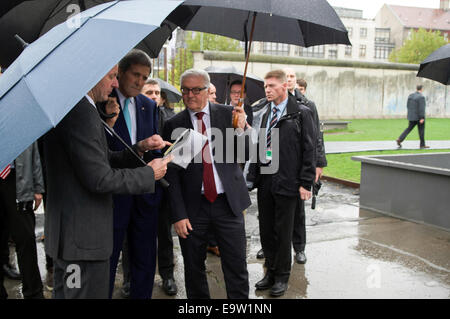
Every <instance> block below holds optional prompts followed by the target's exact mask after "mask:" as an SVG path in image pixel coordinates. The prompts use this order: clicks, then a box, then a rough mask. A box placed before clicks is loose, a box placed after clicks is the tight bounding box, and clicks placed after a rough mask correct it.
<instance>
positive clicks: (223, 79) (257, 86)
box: [205, 66, 265, 104]
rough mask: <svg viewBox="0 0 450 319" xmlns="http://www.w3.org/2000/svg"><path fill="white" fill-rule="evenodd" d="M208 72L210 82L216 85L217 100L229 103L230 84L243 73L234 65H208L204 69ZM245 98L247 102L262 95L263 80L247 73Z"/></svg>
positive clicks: (253, 100)
mask: <svg viewBox="0 0 450 319" xmlns="http://www.w3.org/2000/svg"><path fill="white" fill-rule="evenodd" d="M205 71H206V72H208V74H209V76H210V78H211V82H212V83H213V84H214V85H215V87H216V95H217V101H219V102H221V103H229V91H230V84H231V83H232V82H233V81H235V80H240V81H242V79H243V77H244V73H243V72H241V71H238V70H237V69H236V68H235V67H234V66H228V67H217V66H209V67H207V68H206V69H205ZM246 87H247V99H248V102H249V104H252V103H253V102H255V101H257V100H259V99H260V98H262V97H264V95H265V93H264V80H263V79H261V78H259V77H257V76H256V75H252V74H247V81H246Z"/></svg>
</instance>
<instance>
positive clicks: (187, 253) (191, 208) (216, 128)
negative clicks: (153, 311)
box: [163, 69, 250, 299]
mask: <svg viewBox="0 0 450 319" xmlns="http://www.w3.org/2000/svg"><path fill="white" fill-rule="evenodd" d="M180 83H181V92H182V94H183V102H184V104H185V106H186V109H185V110H184V111H182V112H180V113H178V114H177V115H175V116H174V117H172V118H171V119H169V120H168V121H167V122H166V124H165V125H164V134H163V136H164V137H166V138H168V139H171V140H173V139H174V138H176V136H172V132H173V131H174V130H175V129H177V128H191V129H194V130H197V131H199V132H201V133H203V134H204V135H206V136H207V137H208V142H207V143H206V144H205V146H204V147H203V152H201V154H200V155H201V156H200V157H201V161H200V160H199V161H196V160H195V159H194V161H193V162H191V163H190V164H189V165H188V166H187V168H186V169H185V170H184V169H181V168H179V167H170V168H169V171H170V172H169V171H168V175H167V180H168V181H169V183H170V187H169V194H170V203H171V208H172V220H173V222H174V226H175V231H176V232H177V234H178V236H179V239H180V245H181V250H182V253H183V259H184V270H185V285H186V293H187V297H188V298H195V299H199V298H210V294H209V289H208V282H207V278H206V273H205V259H206V245H207V241H208V236H207V234H208V231H210V230H212V231H213V232H214V234H215V237H216V240H217V243H218V246H219V249H220V254H221V262H222V269H223V272H224V277H225V285H226V291H227V296H228V298H248V292H249V284H248V272H247V263H246V239H245V225H244V216H243V213H242V212H243V210H244V209H246V208H247V207H248V206H250V197H249V195H248V191H247V186H246V184H245V181H244V178H243V176H242V171H241V169H240V168H239V165H238V163H237V161H238V159H237V158H236V156H233V157H232V158H231V162H226V161H225V160H224V159H227V154H228V152H227V151H229V149H226V147H225V146H226V145H227V143H226V142H225V143H223V145H224V149H223V150H222V151H223V152H220V151H221V150H220V149H218V148H217V147H216V148H215V149H214V151H213V146H214V145H218V144H220V143H218V144H216V142H217V141H216V140H217V139H220V138H221V137H220V136H218V135H221V136H222V137H225V136H227V135H226V129H230V130H233V128H232V116H233V114H236V113H237V115H238V118H239V121H238V126H239V128H237V129H236V131H238V132H239V133H240V135H237V136H233V138H230V139H231V140H232V141H229V142H231V143H232V145H231V147H233V146H234V145H235V144H234V143H235V142H236V140H237V139H240V138H242V139H246V140H247V141H248V139H247V137H248V136H247V134H245V133H244V132H243V130H244V129H245V128H246V127H247V124H246V121H245V113H244V110H243V109H242V108H234V110H233V108H231V107H230V106H226V105H220V104H213V103H209V102H208V87H209V84H210V79H209V75H208V73H207V72H205V71H203V70H194V69H190V70H187V71H186V72H184V73H183V74H182V76H181V81H180ZM211 130H213V131H211ZM211 134H218V135H215V140H214V143H212V142H211ZM228 146H230V145H228ZM219 153H221V154H223V156H222V158H220V157H219V155H218V154H219ZM238 153H239V152H234V154H238ZM243 161H245V158H243V159H241V162H243Z"/></svg>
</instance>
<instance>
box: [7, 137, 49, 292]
mask: <svg viewBox="0 0 450 319" xmlns="http://www.w3.org/2000/svg"><path fill="white" fill-rule="evenodd" d="M44 190H45V189H44V178H43V176H42V166H41V161H40V157H39V150H38V146H37V142H34V143H33V144H32V145H30V146H29V147H28V148H27V149H26V150H25V151H24V152H23V153H22V154H20V155H19V156H18V157H17V158H16V159H15V160H14V165H13V166H12V165H11V166H10V171H9V173H8V174H6V175H5V174H2V178H1V179H0V196H1V199H0V202H1V203H0V214H1V215H4V216H3V218H4V220H5V225H7V227H8V230H9V233H10V234H11V237H12V239H13V241H14V243H15V244H16V253H17V261H18V264H19V269H20V272H21V275H22V294H23V297H24V298H25V299H43V298H44V295H43V286H42V281H41V275H40V272H39V266H38V257H37V248H36V236H35V225H36V217H35V213H34V212H35V211H36V210H37V209H38V207H39V206H40V204H41V202H42V194H43V193H44ZM33 202H34V207H33ZM2 240H3V241H4V240H5V238H2ZM6 240H7V238H6Z"/></svg>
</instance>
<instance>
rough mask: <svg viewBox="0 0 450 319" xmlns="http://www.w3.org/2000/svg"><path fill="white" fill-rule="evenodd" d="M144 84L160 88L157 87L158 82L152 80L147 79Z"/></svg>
mask: <svg viewBox="0 0 450 319" xmlns="http://www.w3.org/2000/svg"><path fill="white" fill-rule="evenodd" d="M145 84H151V85H157V86H159V87H161V86H160V85H159V82H158V81H157V80H155V79H153V78H148V79H147V81H145Z"/></svg>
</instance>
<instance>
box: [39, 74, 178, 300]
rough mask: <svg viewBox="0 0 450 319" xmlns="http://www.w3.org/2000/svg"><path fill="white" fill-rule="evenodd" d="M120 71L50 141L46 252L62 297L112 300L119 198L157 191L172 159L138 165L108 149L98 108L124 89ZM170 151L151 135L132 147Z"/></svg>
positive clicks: (57, 293) (80, 104)
mask: <svg viewBox="0 0 450 319" xmlns="http://www.w3.org/2000/svg"><path fill="white" fill-rule="evenodd" d="M117 73H118V68H117V66H115V67H113V68H112V69H111V70H110V71H109V72H108V73H107V74H106V75H105V76H104V77H103V78H102V79H101V80H100V81H99V82H98V83H97V84H96V85H95V86H94V87H93V88H92V89H91V90H90V91H89V92H88V93H87V95H86V96H85V97H83V98H82V99H81V100H80V102H78V104H77V105H75V107H74V108H73V109H72V110H71V111H70V112H69V113H68V114H67V115H66V116H65V117H64V118H63V120H62V121H61V122H60V123H59V124H58V125H57V126H56V127H55V128H54V129H52V130H51V131H50V132H49V133H48V134H47V135H46V136H45V141H44V144H45V145H44V152H45V158H46V166H47V194H48V197H47V206H46V211H45V246H46V247H45V249H46V253H47V254H48V255H49V256H50V257H52V258H53V260H54V290H53V296H54V297H55V298H107V297H108V291H109V272H110V268H109V259H110V257H111V253H112V248H113V211H112V205H113V202H112V194H114V193H121V194H138V193H146V192H154V191H155V180H159V179H161V178H162V177H163V176H164V175H165V172H166V168H167V162H168V161H169V160H170V158H168V159H154V160H152V161H151V162H150V163H148V164H147V166H144V167H138V166H141V164H140V162H139V161H138V160H137V159H136V158H135V157H134V156H132V154H131V152H129V151H122V152H111V151H109V149H108V144H107V141H106V136H105V131H104V127H103V125H102V123H101V120H100V117H99V113H98V112H97V109H96V105H95V103H96V102H102V101H106V100H108V95H109V94H111V91H112V90H113V88H117V87H118V83H117ZM166 145H167V143H165V142H164V141H163V140H162V139H161V137H159V136H156V137H155V136H152V137H150V138H147V139H145V140H142V141H139V142H138V143H136V144H134V145H133V149H134V150H135V151H136V152H137V153H138V154H139V155H140V156H142V155H143V154H144V152H146V151H148V150H154V149H160V148H162V147H164V146H166ZM130 167H134V168H133V169H130Z"/></svg>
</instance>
